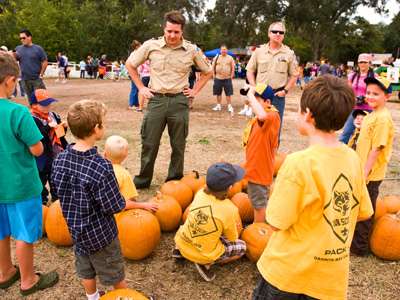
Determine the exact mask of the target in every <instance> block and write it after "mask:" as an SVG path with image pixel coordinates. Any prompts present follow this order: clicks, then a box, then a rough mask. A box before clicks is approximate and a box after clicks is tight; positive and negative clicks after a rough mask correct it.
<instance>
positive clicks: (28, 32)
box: [19, 28, 32, 36]
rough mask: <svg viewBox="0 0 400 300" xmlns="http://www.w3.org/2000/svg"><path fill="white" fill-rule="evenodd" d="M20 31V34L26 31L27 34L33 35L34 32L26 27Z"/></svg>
mask: <svg viewBox="0 0 400 300" xmlns="http://www.w3.org/2000/svg"><path fill="white" fill-rule="evenodd" d="M19 33H20V34H21V33H25V35H26V36H32V33H31V32H30V31H29V30H28V29H26V28H24V29H21V31H20V32H19Z"/></svg>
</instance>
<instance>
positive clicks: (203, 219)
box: [175, 190, 239, 264]
mask: <svg viewBox="0 0 400 300" xmlns="http://www.w3.org/2000/svg"><path fill="white" fill-rule="evenodd" d="M238 213H239V212H238V209H237V207H236V206H235V205H234V204H233V203H232V202H231V201H230V200H229V199H225V200H219V199H217V198H215V197H214V196H212V195H208V194H206V193H205V192H204V190H200V191H199V192H198V193H197V194H196V196H195V198H194V200H193V202H192V204H190V211H189V214H188V217H187V219H186V222H185V224H183V225H182V226H181V227H180V228H179V230H178V232H177V233H176V235H175V243H176V245H177V247H178V248H179V251H180V252H181V254H182V255H183V256H184V257H185V258H186V259H188V260H190V261H192V262H195V263H199V264H209V263H212V262H214V261H216V260H217V259H218V258H219V257H220V256H222V254H224V252H225V247H224V245H223V244H222V242H221V240H220V237H221V236H224V237H225V238H227V239H228V240H229V241H232V242H233V241H235V240H237V239H238V232H237V227H236V218H235V216H236V215H237V214H238Z"/></svg>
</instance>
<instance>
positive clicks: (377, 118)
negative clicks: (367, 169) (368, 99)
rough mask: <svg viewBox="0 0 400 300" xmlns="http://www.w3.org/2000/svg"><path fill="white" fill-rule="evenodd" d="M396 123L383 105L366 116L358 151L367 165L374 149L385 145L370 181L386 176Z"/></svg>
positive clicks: (370, 174) (369, 176)
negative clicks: (394, 123)
mask: <svg viewBox="0 0 400 300" xmlns="http://www.w3.org/2000/svg"><path fill="white" fill-rule="evenodd" d="M393 137H394V125H393V120H392V116H391V115H390V111H389V110H388V109H387V108H386V107H383V108H381V109H379V110H375V111H373V112H372V113H370V114H368V115H367V116H365V117H364V120H363V123H362V126H361V132H360V136H359V138H358V142H357V148H356V151H357V153H358V155H359V156H360V158H361V161H362V163H363V166H365V164H366V162H367V159H368V155H369V153H370V152H371V150H372V149H376V148H379V147H383V149H382V151H380V153H379V155H378V159H377V160H376V163H375V165H374V166H373V167H372V170H371V173H369V175H368V178H367V180H368V181H379V180H383V179H384V178H385V173H386V169H387V165H388V163H389V160H390V156H391V154H392V147H393Z"/></svg>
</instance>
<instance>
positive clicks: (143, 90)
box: [139, 86, 155, 99]
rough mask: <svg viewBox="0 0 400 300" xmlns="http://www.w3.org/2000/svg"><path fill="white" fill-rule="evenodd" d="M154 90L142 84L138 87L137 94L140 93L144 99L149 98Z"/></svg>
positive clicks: (152, 95)
mask: <svg viewBox="0 0 400 300" xmlns="http://www.w3.org/2000/svg"><path fill="white" fill-rule="evenodd" d="M154 92H155V91H154V90H153V89H150V88H148V87H146V86H143V87H141V88H140V89H139V94H140V95H142V96H143V97H144V98H146V99H150V98H153V97H154V94H153V93H154Z"/></svg>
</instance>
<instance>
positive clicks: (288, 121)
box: [0, 80, 400, 300]
mask: <svg viewBox="0 0 400 300" xmlns="http://www.w3.org/2000/svg"><path fill="white" fill-rule="evenodd" d="M242 84H243V82H242V81H240V80H235V81H234V87H235V96H234V97H233V105H234V107H235V116H234V117H231V116H230V114H229V113H228V112H227V111H226V106H224V111H222V112H213V111H212V110H211V107H212V106H213V104H214V99H213V97H212V89H211V88H212V84H211V82H209V83H208V84H207V86H206V87H205V88H204V89H203V91H202V92H201V94H200V95H199V96H198V98H197V99H196V101H195V106H194V109H193V110H192V112H191V115H190V118H191V120H190V132H189V137H188V140H187V147H186V157H185V170H186V171H190V170H198V171H199V172H200V173H201V174H205V171H206V169H207V167H208V166H209V165H211V164H212V163H214V162H216V161H218V160H226V161H229V162H232V163H240V162H242V161H243V158H244V155H243V150H242V148H241V145H240V144H241V134H242V130H243V128H244V126H245V124H246V118H244V117H241V116H238V115H237V114H236V113H237V112H238V111H239V110H240V108H241V106H242V100H241V98H240V96H239V95H238V94H239V92H238V90H239V88H240V87H241V86H242ZM46 85H47V87H48V89H49V90H50V93H51V95H52V96H53V97H55V98H57V99H59V100H60V101H59V102H58V103H57V104H55V106H54V110H55V111H58V112H59V113H60V114H61V115H62V116H63V117H65V114H66V111H67V108H68V106H69V105H70V104H72V103H73V102H75V101H77V100H81V99H95V100H101V101H103V102H104V103H106V105H107V107H108V113H107V121H106V137H107V136H110V135H112V134H118V135H121V136H123V137H125V138H127V139H128V141H129V144H130V147H129V157H128V159H127V161H126V162H125V166H126V167H127V169H128V170H129V171H130V172H131V173H132V174H133V175H134V174H137V172H138V170H139V167H140V136H139V130H140V124H141V121H142V118H143V114H142V113H138V112H135V111H132V110H128V109H127V102H128V94H129V90H130V83H129V82H128V81H120V82H112V81H95V80H72V81H70V82H68V83H67V84H56V83H55V82H54V80H47V82H46ZM299 97H300V90H299V89H294V91H292V92H291V93H290V94H289V95H288V97H287V102H286V111H285V117H284V127H283V133H282V141H281V151H287V152H293V151H296V150H300V149H302V148H304V147H305V146H306V144H307V141H306V139H305V138H304V137H301V136H300V135H299V134H298V133H297V130H296V125H295V121H296V111H297V103H298V101H299ZM16 101H17V102H20V103H24V104H25V103H26V100H25V99H22V98H18V99H17V100H16ZM388 107H389V108H390V109H391V112H392V116H393V119H394V121H395V125H396V136H395V142H394V145H395V146H394V153H393V156H392V159H391V162H390V164H389V171H388V173H387V177H388V178H389V179H390V180H386V181H385V182H384V183H383V184H382V185H381V195H386V194H399V193H400V189H399V180H398V178H399V177H400V149H399V146H398V145H399V132H400V104H399V103H389V104H388ZM104 140H105V139H104ZM104 140H103V141H101V142H100V143H99V149H100V150H101V149H102V148H103V145H104ZM69 141H73V139H72V137H69ZM169 156H170V147H169V139H168V135H167V133H166V132H165V134H164V136H163V138H162V143H161V146H160V150H159V154H158V158H157V162H156V165H155V174H154V179H153V184H152V186H151V188H150V189H149V190H143V191H142V190H141V191H139V193H140V200H141V201H145V200H146V199H148V198H149V197H150V196H152V195H154V193H155V192H156V190H157V189H158V188H159V186H160V184H162V183H163V182H164V180H165V178H166V174H167V169H168V164H169ZM393 178H397V180H393ZM173 237H174V234H173V233H170V234H162V238H161V242H160V244H159V245H158V247H157V248H156V249H155V251H154V252H153V253H152V255H151V256H150V257H148V258H146V259H144V260H142V261H128V260H126V265H125V266H126V276H127V281H128V284H129V286H130V287H131V288H134V289H137V290H140V291H142V292H144V293H145V294H147V295H154V296H155V297H156V299H250V297H251V293H252V290H253V288H254V286H255V284H256V281H257V278H258V272H257V269H256V266H255V265H254V264H253V263H251V262H249V261H248V260H247V259H246V258H243V259H241V260H240V261H237V262H235V263H232V264H230V265H226V266H223V267H215V269H214V270H215V273H216V279H215V280H214V281H213V282H211V283H206V282H204V281H203V280H202V279H201V277H200V276H199V275H198V273H197V271H196V270H195V268H194V266H193V265H192V264H190V263H182V264H177V263H175V262H174V260H173V259H172V258H171V257H170V253H171V251H172V249H173ZM13 253H14V247H13ZM35 269H36V270H38V271H48V270H52V269H56V270H57V271H58V272H59V274H60V282H59V283H58V284H57V285H56V286H55V287H54V288H51V289H49V290H46V291H43V292H39V293H37V294H34V295H32V296H30V297H28V298H27V299H85V297H84V292H83V289H82V287H81V285H80V283H79V281H78V278H77V276H76V274H75V268H74V256H73V251H72V248H62V247H56V246H54V245H53V244H51V243H50V242H49V241H48V240H47V239H46V238H44V239H42V240H41V241H40V242H38V243H37V244H36V245H35ZM399 278H400V262H387V261H382V260H380V259H377V258H375V257H374V256H369V257H367V258H356V257H351V271H350V282H349V293H348V298H349V299H360V300H361V299H362V300H367V299H368V300H383V299H385V300H386V299H398V297H399V295H400V287H399ZM100 288H101V287H100ZM396 295H397V296H396ZM19 298H20V296H19V291H18V285H14V286H13V287H12V288H10V289H8V290H6V291H2V290H0V299H19Z"/></svg>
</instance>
